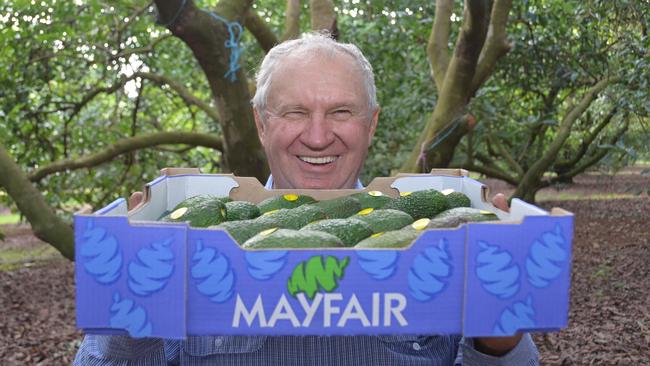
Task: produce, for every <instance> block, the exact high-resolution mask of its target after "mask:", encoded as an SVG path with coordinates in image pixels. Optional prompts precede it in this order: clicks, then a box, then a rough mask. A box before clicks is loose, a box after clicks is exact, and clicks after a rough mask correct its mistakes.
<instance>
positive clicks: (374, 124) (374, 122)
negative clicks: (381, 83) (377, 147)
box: [368, 106, 381, 146]
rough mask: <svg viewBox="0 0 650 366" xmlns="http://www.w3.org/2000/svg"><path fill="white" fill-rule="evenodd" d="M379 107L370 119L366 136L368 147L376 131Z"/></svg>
mask: <svg viewBox="0 0 650 366" xmlns="http://www.w3.org/2000/svg"><path fill="white" fill-rule="evenodd" d="M380 109H381V108H379V106H377V110H375V112H374V113H373V114H372V119H371V120H370V131H369V132H370V133H369V134H368V146H370V145H371V144H372V138H373V136H375V131H377V121H378V120H379V110H380Z"/></svg>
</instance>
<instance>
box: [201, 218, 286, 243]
mask: <svg viewBox="0 0 650 366" xmlns="http://www.w3.org/2000/svg"><path fill="white" fill-rule="evenodd" d="M273 227H274V226H273V225H272V223H269V222H260V221H258V220H255V219H251V220H239V221H226V222H222V223H221V224H219V225H215V226H210V229H219V230H225V231H227V232H228V234H230V236H232V237H233V239H235V241H236V242H237V243H238V244H239V245H242V244H244V242H245V241H246V240H248V239H250V238H252V237H254V236H255V235H256V234H257V233H259V232H261V231H264V230H268V229H271V228H273Z"/></svg>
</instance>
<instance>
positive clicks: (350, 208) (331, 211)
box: [310, 196, 361, 219]
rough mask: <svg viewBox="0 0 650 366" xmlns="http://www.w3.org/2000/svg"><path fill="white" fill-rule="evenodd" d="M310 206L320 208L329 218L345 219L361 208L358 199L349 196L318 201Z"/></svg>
mask: <svg viewBox="0 0 650 366" xmlns="http://www.w3.org/2000/svg"><path fill="white" fill-rule="evenodd" d="M310 206H314V207H319V208H321V209H322V210H323V211H325V214H326V215H327V218H330V219H345V218H347V217H350V216H352V215H354V214H355V213H357V212H359V210H361V204H360V203H359V200H358V199H356V198H354V197H351V196H344V197H339V198H334V199H331V200H325V201H319V202H317V203H313V204H311V205H310Z"/></svg>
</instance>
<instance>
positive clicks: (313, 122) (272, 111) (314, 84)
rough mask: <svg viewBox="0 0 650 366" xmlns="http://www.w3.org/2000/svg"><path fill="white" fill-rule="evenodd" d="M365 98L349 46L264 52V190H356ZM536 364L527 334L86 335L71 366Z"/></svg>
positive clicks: (371, 119)
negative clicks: (266, 178) (266, 165)
mask: <svg viewBox="0 0 650 366" xmlns="http://www.w3.org/2000/svg"><path fill="white" fill-rule="evenodd" d="M375 94H376V93H375V83H374V77H373V73H372V68H371V66H370V63H368V61H367V60H366V58H365V57H364V56H363V54H362V53H361V51H360V50H359V49H358V48H357V47H356V46H354V45H351V44H341V43H337V42H336V41H334V40H332V39H330V38H328V37H327V36H324V35H319V34H310V35H307V36H305V37H304V38H302V39H298V40H292V41H288V42H285V43H282V44H280V45H278V46H276V47H274V48H273V49H272V50H270V51H269V53H268V54H267V55H266V57H265V59H264V61H263V62H262V66H261V68H260V71H259V73H258V76H257V92H256V94H255V97H254V98H253V107H254V112H255V121H256V124H257V128H258V133H259V138H260V140H261V142H262V144H263V145H264V149H265V151H266V154H267V157H268V161H269V165H270V167H271V173H272V176H271V177H270V178H269V181H268V182H267V188H276V189H292V188H315V189H339V188H361V183H360V182H359V179H358V177H359V173H360V171H361V168H362V167H363V163H364V160H365V158H366V155H367V152H368V147H369V146H370V143H371V140H372V137H373V135H374V133H375V128H376V127H377V118H378V115H379V107H378V105H377V101H376V96H375ZM141 199H142V194H141V193H139V194H134V195H133V196H132V198H131V199H130V204H131V206H133V205H135V204H137V203H138V202H139V201H140V200H141ZM502 202H505V201H504V200H503V199H502ZM504 205H505V206H506V207H505V208H507V204H505V203H502V205H501V207H502V208H504V207H503V206H504ZM537 358H538V356H537V350H536V348H535V345H534V344H533V342H532V340H531V338H530V336H529V335H524V336H522V335H517V336H513V337H502V338H476V339H469V338H463V337H461V336H453V335H452V336H434V335H396V336H346V337H343V336H333V337H318V336H303V337H271V336H237V337H220V336H202V337H188V339H187V340H184V341H177V340H162V339H132V338H129V337H126V336H100V335H87V336H86V337H85V338H84V341H83V343H82V344H81V347H80V349H79V352H78V354H77V357H76V359H75V365H147V366H149V365H186V366H187V365H226V366H227V365H251V366H252V365H280V366H285V365H318V366H325V365H354V366H362V365H368V366H376V365H386V366H388V365H434V366H443V365H444V366H447V365H477V366H478V365H512V366H515V365H517V366H519V365H527V366H534V365H537V364H538V360H537Z"/></svg>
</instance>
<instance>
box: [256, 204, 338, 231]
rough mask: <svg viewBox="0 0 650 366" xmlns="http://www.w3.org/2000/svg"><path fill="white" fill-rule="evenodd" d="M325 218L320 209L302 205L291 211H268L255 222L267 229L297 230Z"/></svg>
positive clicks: (285, 209) (282, 209)
mask: <svg viewBox="0 0 650 366" xmlns="http://www.w3.org/2000/svg"><path fill="white" fill-rule="evenodd" d="M326 218H327V215H326V214H325V212H324V211H323V210H322V209H321V208H320V207H317V206H315V205H304V206H300V207H296V208H292V209H287V208H281V209H279V210H275V211H269V212H267V213H265V214H264V215H262V216H260V217H258V218H257V219H255V220H256V221H258V222H260V223H262V224H265V225H267V226H268V227H279V228H283V229H294V230H298V229H300V228H301V227H303V226H305V225H307V224H309V223H311V222H314V221H318V220H323V219H326Z"/></svg>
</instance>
